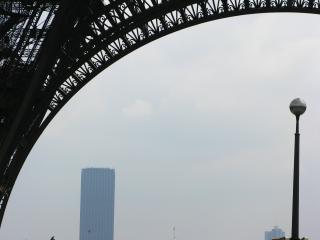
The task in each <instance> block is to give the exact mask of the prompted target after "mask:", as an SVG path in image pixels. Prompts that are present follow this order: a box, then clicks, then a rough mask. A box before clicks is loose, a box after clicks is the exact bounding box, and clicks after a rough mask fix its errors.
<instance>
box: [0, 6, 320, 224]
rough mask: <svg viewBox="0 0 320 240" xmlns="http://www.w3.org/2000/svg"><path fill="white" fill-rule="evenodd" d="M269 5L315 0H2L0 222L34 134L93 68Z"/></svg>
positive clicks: (306, 9)
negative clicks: (180, 33) (199, 26)
mask: <svg viewBox="0 0 320 240" xmlns="http://www.w3.org/2000/svg"><path fill="white" fill-rule="evenodd" d="M269 12H299V13H313V14H320V0H64V1H62V0H15V1H11V0H0V224H1V221H2V219H3V215H4V212H5V208H6V205H7V202H8V199H9V197H10V193H11V190H12V188H13V186H14V183H15V181H16V178H17V176H18V174H19V171H20V169H21V168H22V166H23V163H24V162H25V160H26V158H27V156H28V154H29V152H30V151H31V149H32V147H33V146H34V144H35V143H36V141H37V139H38V138H39V137H40V135H41V133H42V132H43V130H44V129H45V128H46V127H47V126H48V124H49V123H50V121H51V120H52V119H53V118H54V117H55V116H56V114H57V113H58V112H59V111H60V109H61V108H62V107H63V106H64V105H65V104H66V103H67V102H68V101H69V100H70V99H71V98H72V97H73V96H74V95H75V94H76V93H77V92H78V91H79V90H80V89H81V88H82V87H84V86H85V85H86V84H87V83H88V82H89V81H90V80H92V79H93V78H94V77H95V76H96V75H97V74H99V73H100V72H102V71H103V70H105V69H106V68H108V67H109V66H110V65H111V64H113V63H114V62H116V61H118V60H119V59H121V58H123V57H125V56H126V55H127V54H129V53H131V52H132V51H134V50H136V49H138V48H140V47H142V46H144V45H145V44H147V43H149V42H152V41H154V40H156V39H159V38H161V37H163V36H166V35H168V34H170V33H174V32H176V31H179V30H181V29H184V28H188V27H191V26H194V25H197V24H201V23H204V22H208V21H213V20H218V19H222V18H227V17H234V16H238V15H247V14H257V13H269Z"/></svg>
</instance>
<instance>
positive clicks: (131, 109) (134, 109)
mask: <svg viewBox="0 0 320 240" xmlns="http://www.w3.org/2000/svg"><path fill="white" fill-rule="evenodd" d="M122 112H123V114H124V115H125V116H128V117H134V118H136V117H146V116H150V115H152V113H153V107H152V104H151V103H149V102H147V101H144V100H141V99H137V100H135V101H134V103H132V104H130V105H129V106H127V107H125V108H123V109H122Z"/></svg>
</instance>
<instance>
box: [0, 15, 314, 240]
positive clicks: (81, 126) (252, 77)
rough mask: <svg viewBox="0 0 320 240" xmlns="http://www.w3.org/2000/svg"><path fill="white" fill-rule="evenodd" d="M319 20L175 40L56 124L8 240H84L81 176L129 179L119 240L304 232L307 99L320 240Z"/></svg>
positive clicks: (120, 194)
mask: <svg viewBox="0 0 320 240" xmlns="http://www.w3.org/2000/svg"><path fill="white" fill-rule="evenodd" d="M319 21H320V18H319V16H316V15H306V14H260V15H251V16H242V17H234V18H228V19H223V20H218V21H213V22H210V23H206V24H202V25H199V26H195V27H192V28H189V29H186V30H183V31H180V32H178V33H174V34H172V35H169V36H167V37H164V38H162V39H160V40H157V41H155V42H153V43H151V44H148V45H147V46H144V47H142V48H141V49H138V50H137V51H135V52H133V53H131V54H130V55H129V56H127V57H125V58H123V59H121V60H120V61H118V62H117V63H115V64H114V65H112V66H111V67H110V68H108V69H107V70H105V71H104V72H103V73H101V74H100V75H99V76H98V77H96V78H95V79H94V80H93V81H92V82H91V83H90V84H88V85H87V86H86V87H85V88H84V89H83V90H82V91H80V92H79V93H78V94H77V95H76V96H75V97H74V98H73V99H72V100H71V101H70V102H69V103H68V104H67V105H66V106H65V107H64V109H63V110H62V111H61V112H60V113H59V114H58V116H57V117H56V118H55V119H54V120H53V121H52V123H51V124H50V125H49V127H48V128H47V130H46V131H45V132H44V134H43V135H42V137H41V138H40V140H39V141H38V143H37V145H36V146H35V147H34V149H33V151H32V152H31V154H30V155H29V157H28V159H27V161H26V163H25V165H24V167H23V169H22V171H21V174H20V176H19V178H18V180H17V183H16V185H15V188H14V190H13V193H12V195H11V198H10V201H9V204H8V207H7V211H6V215H5V218H4V222H3V224H2V227H1V231H0V239H10V240H47V239H48V240H49V239H50V237H51V236H52V235H54V236H56V240H78V239H79V212H80V209H79V206H80V172H81V169H82V168H85V167H111V168H115V170H116V208H115V240H172V227H173V226H175V227H176V235H177V240H199V239H201V240H212V239H222V240H224V239H237V240H248V239H249V240H263V239H264V231H266V230H270V229H271V228H272V227H273V226H275V225H278V226H279V227H281V228H282V229H283V230H284V231H285V232H286V233H287V236H289V235H290V232H291V201H292V170H293V141H294V127H295V126H294V124H295V120H294V116H293V115H292V114H291V113H290V111H289V108H288V106H289V103H290V101H291V100H292V99H293V98H295V97H302V98H303V99H305V101H306V102H307V106H308V109H307V111H306V113H305V114H304V115H303V116H302V118H301V194H300V196H301V219H300V221H301V229H300V232H301V237H302V236H308V237H310V239H320V233H319V226H318V225H319V222H320V187H319V182H320V174H319V171H320V161H319V156H320V148H319V142H320V91H319V90H320V81H319V76H320V68H319V60H320V59H319V56H320V28H318V27H316V26H317V23H318V22H319Z"/></svg>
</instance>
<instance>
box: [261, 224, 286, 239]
mask: <svg viewBox="0 0 320 240" xmlns="http://www.w3.org/2000/svg"><path fill="white" fill-rule="evenodd" d="M285 235H286V234H285V232H284V231H282V230H281V228H278V227H277V226H275V227H274V228H273V229H272V230H271V231H265V232H264V240H273V239H279V238H284V237H285Z"/></svg>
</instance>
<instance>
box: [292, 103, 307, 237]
mask: <svg viewBox="0 0 320 240" xmlns="http://www.w3.org/2000/svg"><path fill="white" fill-rule="evenodd" d="M306 109H307V106H306V103H305V102H304V101H303V100H301V99H300V98H296V99H294V100H292V102H291V103H290V111H291V112H292V113H293V114H294V115H295V116H296V133H295V139H294V168H293V197H292V229H291V239H292V240H299V150H300V149H299V148H300V133H299V118H300V115H302V114H303V113H304V112H305V111H306Z"/></svg>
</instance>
